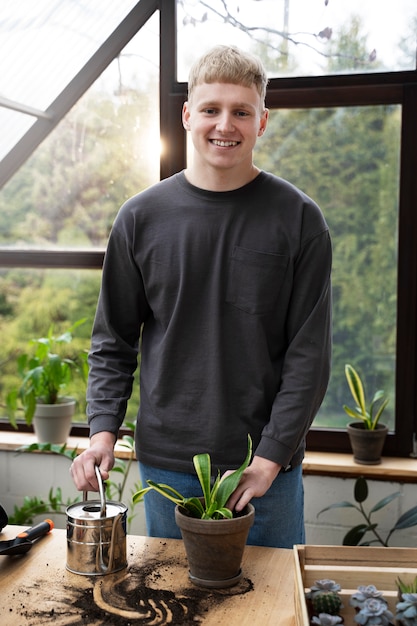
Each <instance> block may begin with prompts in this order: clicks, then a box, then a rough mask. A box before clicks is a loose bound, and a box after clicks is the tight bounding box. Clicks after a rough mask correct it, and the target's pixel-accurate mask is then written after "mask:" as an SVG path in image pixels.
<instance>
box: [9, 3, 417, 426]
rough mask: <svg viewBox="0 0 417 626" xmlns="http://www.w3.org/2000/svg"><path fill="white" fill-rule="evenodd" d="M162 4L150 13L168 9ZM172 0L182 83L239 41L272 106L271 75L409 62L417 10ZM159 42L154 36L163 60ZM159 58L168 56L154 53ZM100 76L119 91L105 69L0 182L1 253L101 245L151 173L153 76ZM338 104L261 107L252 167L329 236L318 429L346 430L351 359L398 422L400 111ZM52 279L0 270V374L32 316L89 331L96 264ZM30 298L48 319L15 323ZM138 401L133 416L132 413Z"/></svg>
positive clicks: (33, 324)
mask: <svg viewBox="0 0 417 626" xmlns="http://www.w3.org/2000/svg"><path fill="white" fill-rule="evenodd" d="M163 4H164V3H161V13H163V12H164V10H165V11H166V10H167V8H166V6H165V5H164V6H165V8H164V6H162V5H163ZM176 4H177V10H178V28H177V37H178V41H177V49H178V57H177V60H178V63H177V65H178V76H177V78H178V80H180V81H185V80H186V76H187V73H188V69H189V67H190V65H191V63H192V61H193V60H194V59H195V57H196V56H199V54H201V53H202V52H203V51H204V50H205V49H207V48H208V47H210V46H212V45H213V44H215V43H224V42H225V41H227V42H228V43H236V44H237V45H242V46H243V47H245V48H246V49H250V50H252V51H253V52H255V53H257V54H259V55H260V56H261V57H262V58H263V60H264V62H265V64H266V67H267V68H268V73H269V76H270V77H271V85H270V93H272V94H273V98H274V106H277V107H280V104H279V94H280V86H279V80H272V79H275V77H296V76H316V77H318V76H325V77H335V76H338V75H339V76H341V77H342V78H343V77H344V76H345V77H346V76H347V75H349V74H361V73H366V74H369V75H375V74H377V73H378V72H387V71H393V72H400V71H403V70H415V68H416V48H415V25H416V23H417V12H416V9H415V6H414V3H413V2H410V1H409V0H399V3H397V5H396V6H395V7H392V10H390V11H386V12H385V15H382V14H383V13H384V12H383V11H380V10H379V8H376V7H375V6H374V3H364V2H359V1H357V0H355V1H352V0H343V2H342V1H341V0H340V1H339V2H338V3H336V2H335V0H326V2H324V0H248V1H247V2H240V1H238V0H215V1H214V2H205V1H204V0H177V2H176ZM370 5H373V9H372V8H371V6H370ZM170 6H171V5H170ZM376 12H377V13H378V16H376ZM329 16H330V17H329ZM376 17H378V19H376ZM249 18H250V19H249ZM301 18H302V20H304V22H302V20H301ZM383 18H384V19H383ZM328 20H329V21H328ZM332 20H333V21H332ZM170 27H171V26H170ZM172 28H175V25H174V24H172ZM378 41H379V42H381V41H384V42H385V44H384V45H380V44H377V43H375V42H378ZM164 46H165V40H164V39H163V40H162V59H161V68H162V64H163V59H164ZM126 56H128V55H126ZM171 56H172V55H171ZM167 57H169V51H168V52H166V55H165V62H166V60H167ZM122 59H123V56H122V57H121V60H122ZM119 61H120V60H119ZM136 61H137V62H138V63H139V61H138V60H137V59H136ZM133 67H134V63H133ZM115 68H116V69H115ZM131 68H132V66H131ZM162 69H163V68H162ZM112 72H113V73H115V75H116V76H117V78H118V79H120V80H119V84H118V85H117V86H113V87H112V88H111V89H109V88H108V86H109V84H110V83H109V82H108V79H107V78H106V77H105V75H104V74H103V77H102V78H103V80H100V81H99V85H97V86H96V87H95V88H93V89H91V90H90V92H89V93H87V94H86V96H84V98H83V99H82V100H80V102H79V103H78V104H77V105H76V107H74V109H73V110H72V111H71V112H70V114H69V115H68V116H67V117H66V118H65V119H64V120H63V121H62V123H61V125H60V126H59V127H58V128H57V129H56V130H55V132H54V133H53V134H52V135H51V136H50V137H49V139H47V140H46V141H45V142H44V143H43V144H42V146H41V147H40V148H39V149H38V150H37V151H36V152H35V153H34V155H33V156H32V158H31V159H30V161H29V162H28V163H27V164H26V165H25V166H24V167H23V168H21V170H20V171H19V172H18V173H17V174H16V175H15V176H14V177H13V178H12V180H11V181H10V182H9V183H8V184H7V185H6V186H5V187H4V189H3V190H1V191H0V246H8V247H21V246H23V247H24V246H26V245H30V246H31V247H34V246H36V247H39V248H40V249H42V247H57V248H58V247H60V246H65V247H68V246H70V247H71V248H74V249H77V248H80V249H81V248H95V247H99V248H104V246H105V242H106V239H107V235H108V232H109V229H110V227H111V223H112V221H113V219H114V216H115V212H116V211H117V209H118V207H119V206H120V204H121V203H122V202H123V201H124V200H125V199H126V198H127V197H129V196H130V195H132V194H134V193H137V192H138V191H140V190H141V189H143V188H144V187H146V186H148V185H149V184H151V183H152V182H155V181H156V179H157V178H158V156H157V151H158V150H159V141H158V139H157V138H158V136H159V132H158V131H159V128H158V123H157V115H158V113H159V110H158V106H157V105H156V103H157V99H158V93H157V91H158V79H157V77H156V75H155V77H154V79H149V80H147V81H145V83H146V84H144V81H143V80H142V79H143V76H142V75H140V74H135V72H134V71H132V69H130V70H129V71H128V72H127V73H126V72H122V73H120V71H118V70H117V64H115V63H113V64H112ZM150 75H152V73H150V74H148V73H146V76H147V77H148V78H149V76H150ZM126 76H128V77H129V80H128V81H126V80H125V78H126ZM285 80H286V79H285V78H284V82H285ZM371 82H372V78H371ZM371 82H370V84H371ZM285 84H286V85H288V82H287V83H285ZM315 84H316V83H315ZM317 84H318V83H317ZM322 84H324V80H323V83H322ZM358 84H361V83H360V81H359V83H358ZM362 84H363V83H362ZM113 85H115V82H114V81H113ZM292 85H293V86H294V87H296V86H297V85H296V84H295V83H293V84H292ZM160 87H161V88H162V84H161V85H160ZM164 89H165V90H166V91H165V92H164V93H165V94H166V97H167V99H170V98H171V96H172V98H173V99H172V100H170V103H171V102H172V103H174V98H177V100H175V106H178V109H179V104H178V103H179V99H178V94H179V89H180V87H179V85H178V84H176V83H175V81H174V78H172V81H171V82H170V84H169V87H168V88H167V87H166V86H165V87H164ZM286 89H288V87H286ZM171 92H173V93H171ZM183 92H184V93H185V87H184V89H183ZM343 97H344V98H345V101H344V102H343V98H342V103H341V105H340V106H334V105H332V106H329V107H328V108H324V106H325V103H323V106H322V105H319V106H314V105H310V106H308V107H307V106H305V105H304V103H303V102H300V100H298V106H295V107H294V108H291V109H290V108H277V109H274V108H273V107H270V108H271V114H270V122H269V127H268V131H267V133H266V134H265V136H264V137H263V138H262V139H261V140H260V142H259V143H258V147H257V149H256V162H257V164H258V165H259V166H260V167H262V168H264V169H266V170H269V171H272V172H274V173H275V174H277V175H279V176H282V177H284V178H286V179H288V180H289V181H291V182H293V183H294V184H296V185H297V186H298V187H300V188H301V189H303V190H304V191H305V192H306V193H307V194H308V195H310V196H311V197H312V198H314V199H315V200H316V201H317V202H318V203H319V205H320V206H321V208H322V210H323V211H324V214H325V216H326V219H327V221H328V223H329V226H330V229H331V232H332V237H333V245H334V273H333V293H334V364H333V374H332V379H331V383H330V388H329V392H328V394H327V397H326V399H325V402H324V405H323V407H322V410H321V412H320V414H319V416H318V418H317V420H316V425H319V426H324V427H326V428H327V427H329V426H335V427H338V428H345V425H346V416H345V415H344V414H343V411H342V409H341V407H342V405H343V403H344V402H345V401H346V397H347V394H348V390H347V388H346V383H345V380H344V364H345V363H346V362H351V363H353V364H354V365H355V367H356V366H357V367H358V368H359V369H360V370H361V373H362V374H363V376H364V378H365V383H366V384H367V385H368V384H369V386H370V388H376V387H378V388H379V387H382V388H384V389H385V391H386V393H388V395H389V396H390V404H389V407H388V410H387V414H388V416H389V419H390V426H391V427H394V417H395V415H394V410H395V391H396V390H395V377H396V367H397V363H396V350H397V345H396V339H397V337H396V329H397V317H396V315H397V304H398V301H397V262H398V256H399V249H398V241H399V240H398V236H399V230H400V226H401V225H400V224H399V215H400V213H399V192H400V164H399V157H400V139H401V124H402V122H403V108H402V106H401V104H398V102H399V100H396V101H395V102H394V103H390V104H386V103H384V104H380V103H378V100H377V99H376V100H375V101H373V102H372V104H368V105H367V106H357V105H355V106H352V105H351V102H350V98H349V94H348V93H347V91H346V92H345V94H344V96H343ZM301 107H304V108H301ZM177 113H178V114H175V115H172V119H170V120H169V121H167V120H166V119H165V120H164V119H162V123H163V124H164V125H165V126H164V129H165V131H166V129H167V128H169V127H170V125H171V126H172V125H174V124H178V125H179V124H180V115H179V110H178V112H177ZM162 118H163V116H162ZM149 129H151V130H149ZM169 149H171V150H172V149H173V146H169ZM151 150H153V151H151ZM172 163H173V164H174V161H172ZM184 165H185V155H184V160H183V162H182V163H181V162H180V159H178V158H177V160H176V161H175V168H174V169H175V170H178V169H180V168H181V167H183V166H184ZM51 173H52V174H53V175H52V176H51ZM400 245H401V243H400ZM61 274H62V273H61V272H58V271H57V270H48V271H34V272H32V271H26V270H25V271H24V270H20V269H18V268H16V269H15V270H1V269H0V281H1V286H2V289H1V290H0V294H1V296H0V330H1V331H2V334H3V336H7V337H8V341H7V342H5V344H4V346H3V347H2V348H0V367H1V368H2V371H3V372H4V371H9V370H8V368H9V367H10V363H9V361H8V359H9V356H10V353H9V352H7V350H9V349H12V348H11V347H12V339H13V338H17V336H18V332H20V331H21V329H22V328H23V329H24V331H23V332H24V333H26V334H25V336H23V334H22V343H24V342H26V341H27V339H28V338H29V337H30V336H31V335H32V334H34V335H36V336H38V335H39V332H40V330H41V329H39V328H38V327H37V321H38V320H39V319H42V316H43V315H44V316H45V319H44V321H45V330H46V328H47V324H49V321H50V320H51V321H57V322H58V323H61V322H64V326H66V325H67V324H66V323H65V322H67V321H70V322H73V321H75V319H78V318H80V317H82V316H87V317H88V318H89V319H90V320H91V323H89V324H87V325H86V327H87V326H89V329H90V328H91V324H92V318H93V314H94V309H95V302H96V299H97V294H98V283H99V272H95V276H94V278H93V277H92V275H93V274H94V272H93V273H92V275H91V276H90V274H89V273H87V272H78V274H77V272H75V273H74V272H72V271H69V270H68V271H67V272H63V275H64V276H65V278H64V280H63V282H62V283H60V276H61ZM81 274H82V276H83V278H82V279H80V276H81ZM71 284H72V286H71ZM52 286H53V288H54V289H57V291H56V292H52V291H51V289H52ZM77 289H80V291H77ZM71 290H73V291H72V293H73V294H74V292H75V294H76V299H77V300H79V299H80V296H81V298H82V305H80V303H78V304H77V305H74V304H71V305H69V306H67V307H66V306H65V305H63V303H65V302H69V292H70V291H71ZM34 294H35V295H34ZM31 298H32V299H33V300H35V301H36V306H37V307H39V308H40V310H42V306H43V307H44V312H43V313H39V314H38V313H36V314H34V315H33V317H30V315H27V318H26V317H25V316H26V313H28V311H27V310H26V308H27V306H28V302H30V301H31ZM41 304H42V306H41ZM62 305H63V306H62ZM74 308H75V309H76V310H74ZM79 308H81V309H82V311H80V310H78V309H79ZM87 309H88V312H87ZM59 311H60V312H59ZM63 311H64V313H63ZM20 313H22V317H21V318H20ZM16 316H17V317H16ZM61 316H62V317H61ZM42 330H43V329H42ZM9 338H10V341H9ZM85 341H86V342H87V343H88V337H87V336H86V337H85ZM8 375H9V374H8ZM5 381H7V376H6V377H2V380H1V382H0V394H2V393H3V388H4V385H5ZM136 402H137V400H134V402H133V403H132V404H133V406H132V407H131V409H130V410H131V411H132V412H133V415H134V413H135V403H136ZM80 419H82V416H81V418H80ZM402 419H407V420H411V419H412V416H411V415H405V416H402Z"/></svg>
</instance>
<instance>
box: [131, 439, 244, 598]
mask: <svg viewBox="0 0 417 626" xmlns="http://www.w3.org/2000/svg"><path fill="white" fill-rule="evenodd" d="M251 457H252V440H251V437H250V436H249V435H248V450H247V455H246V458H245V460H244V462H243V464H242V465H241V466H240V467H239V468H238V469H237V470H235V471H234V472H232V473H231V474H228V475H227V476H222V477H221V476H220V472H217V476H216V478H215V480H214V482H212V472H211V459H210V455H209V454H207V453H203V454H196V455H195V456H194V457H193V463H194V468H195V470H196V473H197V476H198V479H199V482H200V485H201V489H202V496H200V497H198V496H194V497H191V498H186V497H184V496H182V495H181V494H180V493H178V491H176V489H174V488H173V487H171V486H169V485H165V484H161V483H155V482H153V481H151V480H148V481H147V483H148V487H145V488H143V489H141V490H140V491H138V492H136V493H135V494H134V496H133V502H134V503H135V502H136V501H137V500H139V499H141V498H142V497H143V496H144V495H145V494H146V493H147V492H148V491H150V490H155V491H156V492H157V493H159V494H160V495H161V496H164V497H165V498H168V499H169V500H171V501H172V502H173V503H175V505H176V507H175V521H176V523H177V525H178V526H179V528H180V531H181V535H182V538H183V540H184V547H185V551H186V555H187V560H188V565H189V576H190V580H191V581H192V582H193V583H195V584H197V585H200V586H203V587H212V588H216V587H218V588H222V587H230V586H232V585H234V584H236V583H237V582H238V581H239V580H240V578H241V576H242V570H241V561H242V557H243V552H244V548H245V545H246V541H247V537H248V533H249V530H250V527H251V526H252V524H253V522H254V516H255V509H254V507H253V505H252V504H248V505H247V507H246V508H245V510H244V511H243V512H242V513H239V514H234V513H233V512H232V511H231V510H230V509H228V508H227V507H226V504H227V501H228V500H229V498H230V496H231V495H232V493H233V492H234V491H235V489H236V487H237V486H238V484H239V481H240V479H241V476H242V474H243V472H244V470H245V469H246V468H247V466H248V465H249V463H250V460H251Z"/></svg>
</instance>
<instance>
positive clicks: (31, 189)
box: [0, 14, 160, 247]
mask: <svg viewBox="0 0 417 626" xmlns="http://www.w3.org/2000/svg"><path fill="white" fill-rule="evenodd" d="M158 18H159V15H158V14H154V15H153V17H152V18H151V19H150V20H149V22H148V23H147V24H146V25H145V27H144V28H142V29H141V30H140V32H139V33H138V34H137V35H136V36H135V37H134V38H133V39H132V40H131V41H130V43H129V44H128V45H127V46H126V48H125V49H124V50H123V51H122V53H121V54H120V57H119V58H118V59H117V60H116V61H114V62H113V63H112V64H111V65H110V66H109V67H108V69H107V70H106V71H105V72H104V73H103V74H102V75H101V77H100V78H99V80H98V81H96V83H95V84H94V85H93V86H92V87H91V89H90V90H89V91H88V92H87V93H86V94H85V95H84V97H83V98H82V99H81V100H79V102H78V103H77V104H76V105H75V106H74V107H73V109H72V110H71V111H70V113H69V114H68V115H67V116H66V117H65V118H64V119H63V120H62V122H61V123H60V124H59V125H58V126H57V128H56V129H55V130H54V131H53V132H52V133H51V135H50V136H49V137H48V138H47V139H46V140H45V141H44V142H43V143H42V144H41V146H40V147H39V148H38V149H37V150H36V151H35V153H34V154H33V156H32V157H31V158H30V159H29V160H28V162H27V163H26V164H25V165H24V166H23V167H21V168H20V170H19V171H18V172H17V173H16V174H15V175H14V177H13V178H12V179H11V180H10V181H9V183H8V184H7V185H5V187H4V188H3V189H2V190H0V245H1V246H16V247H22V246H27V245H30V246H31V247H45V246H48V247H51V246H58V247H59V246H63V247H77V246H78V247H91V246H99V247H103V246H104V245H105V243H106V241H107V236H108V233H109V229H110V227H111V224H112V222H113V220H114V217H115V215H116V212H117V211H118V209H119V207H120V205H121V204H122V203H123V202H124V201H125V200H126V199H127V198H128V197H130V196H131V195H133V194H135V193H138V192H139V191H141V189H143V188H145V187H147V186H149V185H150V184H152V183H154V182H157V181H158V180H159V167H160V164H159V145H160V143H159V26H158V25H159V19H158Z"/></svg>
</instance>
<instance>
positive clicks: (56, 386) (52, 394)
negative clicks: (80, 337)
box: [6, 319, 88, 443]
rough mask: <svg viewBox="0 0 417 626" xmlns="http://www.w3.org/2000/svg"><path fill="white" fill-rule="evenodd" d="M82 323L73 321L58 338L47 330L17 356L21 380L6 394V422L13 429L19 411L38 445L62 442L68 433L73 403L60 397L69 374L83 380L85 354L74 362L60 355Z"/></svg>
mask: <svg viewBox="0 0 417 626" xmlns="http://www.w3.org/2000/svg"><path fill="white" fill-rule="evenodd" d="M84 322H85V320H84V319H82V320H78V321H77V322H75V323H74V324H73V325H72V326H71V327H70V328H69V329H68V330H67V331H66V332H64V333H63V334H61V335H59V336H55V335H54V334H53V328H52V327H51V328H50V329H49V331H48V334H47V335H46V337H40V338H38V339H32V340H31V341H30V342H29V345H30V347H32V346H33V350H28V352H26V353H21V354H19V356H18V357H17V370H18V373H19V376H20V377H21V379H22V383H21V385H20V387H18V388H17V389H13V390H12V391H10V392H9V393H8V394H7V397H6V406H7V413H8V416H9V420H10V422H11V424H12V425H13V427H14V428H17V423H16V411H17V410H18V408H21V409H22V410H23V414H24V418H25V421H26V423H27V424H28V425H31V424H32V422H33V427H34V430H35V434H36V436H37V439H38V441H39V442H41V443H42V442H50V443H63V442H65V441H66V439H67V437H68V435H69V433H70V430H71V423H72V417H73V415H74V412H75V405H76V402H75V400H74V398H72V397H71V396H66V395H64V391H65V390H66V389H67V387H68V384H69V383H70V381H71V380H72V377H73V374H74V373H75V372H76V373H78V374H79V375H80V376H81V377H82V379H83V380H84V381H85V380H86V378H87V371H88V366H87V354H86V352H85V351H82V352H80V354H79V355H78V356H77V359H73V358H69V357H68V356H64V355H63V353H62V348H63V346H66V345H68V344H70V343H71V341H72V339H73V331H74V330H75V328H77V327H78V326H80V325H81V324H83V323H84Z"/></svg>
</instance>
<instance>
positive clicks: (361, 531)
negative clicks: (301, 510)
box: [317, 476, 417, 547]
mask: <svg viewBox="0 0 417 626" xmlns="http://www.w3.org/2000/svg"><path fill="white" fill-rule="evenodd" d="M368 495H369V489H368V483H367V482H366V479H365V478H364V477H363V476H359V478H357V480H356V482H355V486H354V498H355V502H356V504H354V503H352V502H347V501H343V502H336V503H335V504H331V505H330V506H327V507H326V508H325V509H322V510H321V511H319V513H317V517H318V516H319V515H321V514H322V513H324V512H325V511H329V510H330V509H338V508H354V509H356V510H357V511H358V513H360V515H361V516H362V517H363V519H364V520H365V523H364V524H358V525H356V526H354V527H353V528H351V529H350V530H349V531H348V532H347V533H346V535H345V537H344V538H343V545H344V546H357V545H361V546H369V545H371V544H375V543H377V544H380V545H382V546H385V547H388V542H389V539H390V537H391V535H392V534H393V533H394V532H395V531H397V530H401V529H403V528H411V527H412V526H416V525H417V506H415V507H413V508H411V509H409V510H408V511H406V512H405V513H403V514H402V515H401V516H400V517H399V518H398V520H397V521H396V523H395V525H394V527H393V528H391V530H390V531H389V532H388V534H387V536H386V537H385V539H384V538H383V537H382V536H381V535H380V533H379V532H378V524H377V523H376V522H374V521H373V520H372V516H373V514H374V513H376V512H377V511H380V510H381V509H383V508H384V507H385V506H387V504H389V503H390V502H392V501H393V500H395V498H398V497H399V496H400V495H401V492H400V491H396V492H395V493H392V494H391V495H389V496H386V497H385V498H383V499H382V500H380V501H379V502H377V503H376V504H375V505H374V506H373V507H372V508H371V509H370V510H369V511H366V510H365V508H364V506H363V503H364V502H365V501H366V500H367V499H368ZM368 532H369V533H372V534H373V536H374V539H372V540H368V541H362V539H363V538H364V536H365V535H366V533H368Z"/></svg>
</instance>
